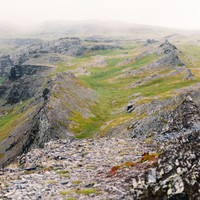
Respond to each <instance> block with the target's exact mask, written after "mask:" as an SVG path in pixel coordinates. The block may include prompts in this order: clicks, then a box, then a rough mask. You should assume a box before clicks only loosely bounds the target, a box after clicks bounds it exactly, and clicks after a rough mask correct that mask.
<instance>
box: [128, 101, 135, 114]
mask: <svg viewBox="0 0 200 200" xmlns="http://www.w3.org/2000/svg"><path fill="white" fill-rule="evenodd" d="M134 110H135V104H134V101H133V100H132V101H130V102H129V104H128V106H127V107H126V111H127V112H128V113H131V112H133V111H134Z"/></svg>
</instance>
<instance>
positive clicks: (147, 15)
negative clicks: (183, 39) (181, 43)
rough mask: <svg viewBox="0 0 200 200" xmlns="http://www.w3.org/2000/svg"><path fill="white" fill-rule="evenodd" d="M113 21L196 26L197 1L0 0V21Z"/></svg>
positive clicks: (199, 5) (199, 6) (199, 2)
mask: <svg viewBox="0 0 200 200" xmlns="http://www.w3.org/2000/svg"><path fill="white" fill-rule="evenodd" d="M52 19H56V20H57V19H62V20H88V19H89V20H90V19H93V20H99V19H100V20H117V21H127V22H133V23H137V24H148V25H158V26H166V27H173V28H184V29H200V0H0V21H3V22H8V21H9V22H13V23H19V22H20V23H22V22H23V23H26V24H27V23H28V24H32V23H33V22H42V21H45V20H52Z"/></svg>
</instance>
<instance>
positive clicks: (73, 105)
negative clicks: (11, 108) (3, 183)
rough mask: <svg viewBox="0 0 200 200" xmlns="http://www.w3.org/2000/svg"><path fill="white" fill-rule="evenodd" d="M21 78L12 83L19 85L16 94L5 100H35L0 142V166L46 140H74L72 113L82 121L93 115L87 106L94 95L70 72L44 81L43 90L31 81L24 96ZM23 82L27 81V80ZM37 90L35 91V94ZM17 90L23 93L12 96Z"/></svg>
mask: <svg viewBox="0 0 200 200" xmlns="http://www.w3.org/2000/svg"><path fill="white" fill-rule="evenodd" d="M36 75H37V74H36ZM24 76H25V75H24ZM32 77H34V75H32ZM36 77H38V76H36ZM22 79H23V77H21V78H19V79H18V80H17V81H14V82H15V84H16V82H17V83H18V84H19V87H16V88H15V87H14V86H12V89H13V90H14V91H15V92H13V93H9V96H10V97H12V98H10V99H8V100H9V101H11V100H12V103H16V101H22V99H23V98H25V97H27V98H30V97H29V96H28V94H29V95H30V94H34V97H35V98H32V101H30V103H28V104H27V105H26V107H23V108H22V109H21V110H20V112H21V116H20V119H19V120H20V121H19V122H18V124H17V126H16V127H13V128H12V129H11V130H8V131H9V133H8V135H9V137H6V138H5V139H4V140H3V141H0V154H1V155H4V156H3V157H2V158H1V159H0V165H4V164H8V163H10V162H11V161H12V160H13V159H14V158H15V157H16V155H19V154H21V153H23V152H27V151H28V150H30V149H31V148H33V147H38V146H39V147H43V145H44V143H45V142H48V141H49V140H57V139H59V138H73V137H74V134H73V132H72V131H71V129H70V124H74V123H75V122H74V121H73V116H74V114H75V113H78V114H79V115H80V116H82V117H83V118H85V119H87V118H89V117H92V116H94V115H93V113H92V112H91V111H90V106H91V105H94V103H95V102H96V101H97V94H96V93H95V92H94V91H93V90H91V89H88V88H86V87H85V86H84V85H82V84H81V82H80V81H79V80H78V79H77V78H76V77H75V76H74V75H73V74H72V73H63V74H58V75H57V76H56V77H55V78H54V79H53V80H51V81H48V82H47V84H46V87H45V88H44V89H43V90H42V87H44V82H38V81H37V79H33V78H32V79H30V80H31V82H30V83H29V84H31V83H32V86H31V85H28V86H27V87H26V88H24V93H23V91H22V89H23V84H24V86H25V85H26V84H25V82H23V81H22ZM40 79H41V80H40V81H42V80H43V81H44V80H45V79H42V78H41V77H40ZM23 80H24V81H27V77H26V79H23ZM19 81H20V82H19ZM36 81H37V82H36ZM39 83H41V85H38V87H36V86H35V85H34V84H39ZM32 87H34V88H32ZM19 88H20V89H19ZM31 88H32V90H33V91H32V90H31ZM36 88H37V91H36V93H34V89H35V90H36ZM19 90H20V91H21V92H22V93H20V94H21V96H20V95H18V96H17V95H15V93H17V92H18V91H19ZM31 92H33V93H31ZM11 94H13V96H12V95H11ZM25 94H26V95H25Z"/></svg>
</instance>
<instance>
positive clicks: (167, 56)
mask: <svg viewBox="0 0 200 200" xmlns="http://www.w3.org/2000/svg"><path fill="white" fill-rule="evenodd" d="M157 54H158V55H162V58H161V59H159V60H158V61H156V62H154V63H152V64H150V66H149V67H151V68H152V67H163V66H172V67H177V66H185V63H184V62H182V61H181V59H180V58H179V56H178V49H177V48H176V46H175V45H173V44H171V43H170V42H169V41H168V40H165V42H164V43H162V44H161V45H160V46H159V48H158V50H157Z"/></svg>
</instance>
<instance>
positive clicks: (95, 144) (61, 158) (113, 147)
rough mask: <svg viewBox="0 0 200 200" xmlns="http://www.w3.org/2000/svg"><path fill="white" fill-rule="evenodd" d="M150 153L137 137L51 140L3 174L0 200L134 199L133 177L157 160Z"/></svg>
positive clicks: (148, 148) (0, 185)
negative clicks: (148, 156)
mask: <svg viewBox="0 0 200 200" xmlns="http://www.w3.org/2000/svg"><path fill="white" fill-rule="evenodd" d="M146 152H150V153H152V155H153V148H152V147H150V146H148V145H146V144H144V143H143V142H140V141H138V140H133V139H116V138H101V139H96V140H93V139H84V140H73V141H72V142H71V141H68V140H65V141H63V140H62V141H51V142H49V143H47V144H46V146H45V148H44V149H33V150H32V151H30V152H29V153H28V154H26V155H23V156H22V157H21V159H20V167H19V168H18V166H17V165H19V164H12V165H10V166H8V167H7V168H5V169H4V172H1V173H2V174H1V175H0V178H1V183H0V199H15V200H22V199H30V200H32V199H46V200H47V199H48V200H49V199H55V200H61V199H65V200H66V199H68V200H75V199H85V200H89V199H94V200H95V199H98V200H100V199H101V200H106V199H116V200H117V199H119V200H121V199H126V200H128V199H133V196H132V194H131V188H132V177H134V176H136V175H137V173H139V172H141V170H144V168H145V166H146V167H147V166H148V165H149V164H152V162H153V161H152V160H151V159H150V160H148V159H144V156H143V155H144V153H146ZM149 155H150V154H149Z"/></svg>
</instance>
